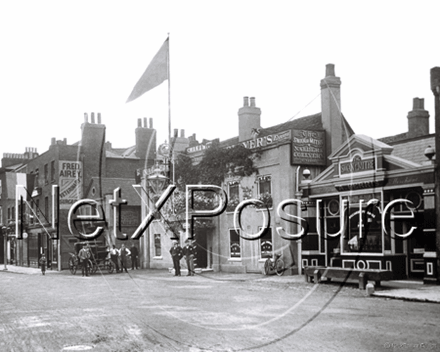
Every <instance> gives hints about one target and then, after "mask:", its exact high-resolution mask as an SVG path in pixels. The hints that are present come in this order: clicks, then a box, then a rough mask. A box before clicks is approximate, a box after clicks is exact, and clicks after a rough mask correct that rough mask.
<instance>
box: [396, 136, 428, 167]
mask: <svg viewBox="0 0 440 352" xmlns="http://www.w3.org/2000/svg"><path fill="white" fill-rule="evenodd" d="M392 145H393V147H394V150H393V152H392V153H391V155H393V156H396V157H399V158H402V159H406V160H409V161H412V162H414V163H417V164H425V163H426V162H427V161H428V158H427V157H426V156H425V149H426V148H428V146H431V147H432V148H434V150H435V135H429V136H426V137H424V138H418V139H411V140H407V141H404V142H402V143H396V144H392Z"/></svg>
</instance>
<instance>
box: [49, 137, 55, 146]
mask: <svg viewBox="0 0 440 352" xmlns="http://www.w3.org/2000/svg"><path fill="white" fill-rule="evenodd" d="M50 145H55V137H52V139H51V140H50Z"/></svg>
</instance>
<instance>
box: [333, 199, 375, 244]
mask: <svg viewBox="0 0 440 352" xmlns="http://www.w3.org/2000/svg"><path fill="white" fill-rule="evenodd" d="M345 199H347V200H348V201H349V203H348V204H349V208H348V210H347V214H346V215H345V216H346V218H347V219H346V224H347V226H346V229H345V231H344V233H343V236H342V242H343V252H344V253H382V241H383V236H382V217H381V210H380V209H379V207H380V204H379V202H378V201H379V199H381V197H380V194H376V195H371V194H370V195H358V196H350V197H346V198H345ZM371 199H377V203H371V204H370V205H367V203H368V201H369V200H371ZM361 200H363V201H362V202H361Z"/></svg>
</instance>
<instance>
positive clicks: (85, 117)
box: [84, 112, 89, 123]
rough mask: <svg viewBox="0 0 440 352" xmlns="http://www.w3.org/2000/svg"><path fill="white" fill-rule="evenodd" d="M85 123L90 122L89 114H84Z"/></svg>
mask: <svg viewBox="0 0 440 352" xmlns="http://www.w3.org/2000/svg"><path fill="white" fill-rule="evenodd" d="M84 122H86V123H87V122H89V116H88V115H87V113H86V112H85V113H84Z"/></svg>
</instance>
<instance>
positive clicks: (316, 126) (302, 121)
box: [220, 113, 354, 147]
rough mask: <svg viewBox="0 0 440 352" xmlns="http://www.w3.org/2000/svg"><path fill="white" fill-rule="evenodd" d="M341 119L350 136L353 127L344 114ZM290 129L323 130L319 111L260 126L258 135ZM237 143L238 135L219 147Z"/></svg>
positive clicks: (221, 143)
mask: <svg viewBox="0 0 440 352" xmlns="http://www.w3.org/2000/svg"><path fill="white" fill-rule="evenodd" d="M342 121H343V123H344V127H345V130H346V131H347V132H348V134H349V136H348V137H350V136H351V135H353V134H354V131H353V129H352V128H351V126H350V124H349V123H348V122H347V120H346V119H345V117H344V116H342ZM290 129H298V130H324V128H323V126H322V119H321V113H317V114H314V115H309V116H304V117H300V118H297V119H294V120H291V121H287V122H283V123H281V124H278V125H275V126H271V127H268V128H262V129H261V131H260V134H259V135H258V137H264V136H267V135H269V134H274V133H278V132H282V131H286V130H290ZM236 144H238V136H237V137H234V138H230V139H226V140H224V141H221V142H220V146H221V147H227V146H232V145H236Z"/></svg>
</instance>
